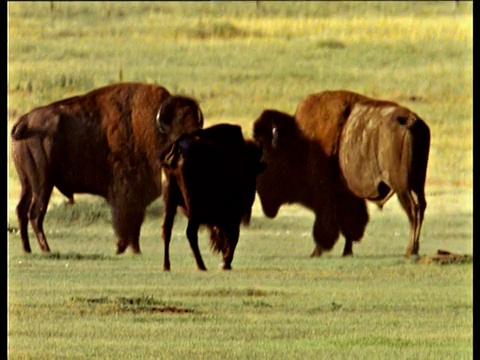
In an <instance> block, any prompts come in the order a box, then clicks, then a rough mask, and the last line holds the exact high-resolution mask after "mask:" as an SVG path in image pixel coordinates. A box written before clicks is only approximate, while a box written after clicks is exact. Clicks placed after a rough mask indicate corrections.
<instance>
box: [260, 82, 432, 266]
mask: <svg viewBox="0 0 480 360" xmlns="http://www.w3.org/2000/svg"><path fill="white" fill-rule="evenodd" d="M253 133H254V138H255V139H256V140H257V141H258V142H259V143H260V144H261V145H262V148H263V156H262V159H263V161H265V162H266V163H267V169H266V171H265V172H263V173H262V174H260V175H259V177H258V180H257V192H258V195H259V197H260V201H261V204H262V209H263V211H264V213H265V215H266V216H268V217H271V218H274V217H275V216H276V214H277V212H278V210H279V208H280V206H281V205H282V204H285V203H299V204H301V205H303V206H305V207H306V208H308V209H311V210H312V211H313V212H314V213H315V217H316V218H315V223H314V226H313V237H314V240H315V243H316V245H315V249H314V251H313V253H312V256H320V255H321V254H322V252H323V251H324V250H326V251H328V250H331V249H332V248H333V246H334V244H335V242H336V241H337V239H338V237H339V234H340V233H341V234H343V236H344V237H345V247H344V251H343V256H347V255H352V254H353V251H352V242H353V241H360V240H361V238H362V237H363V234H364V232H365V228H366V225H367V223H368V219H369V217H368V212H367V207H366V200H370V201H372V202H374V203H376V204H377V205H379V207H380V208H381V207H382V206H383V205H384V204H385V202H386V201H387V200H388V199H390V197H391V196H392V195H393V194H394V193H397V196H398V199H399V201H400V203H401V205H402V207H403V209H404V210H405V212H406V213H407V215H408V219H409V222H410V238H409V242H408V247H407V250H406V253H405V256H406V257H409V256H410V255H418V251H419V238H420V230H421V226H422V222H423V218H424V213H425V208H426V206H427V202H426V200H425V191H424V188H425V178H426V172H427V163H428V155H429V149H430V130H429V127H428V126H427V124H426V123H425V122H424V121H423V120H422V119H421V118H420V117H419V116H418V115H417V114H415V113H413V112H412V111H411V110H409V109H407V108H406V107H403V106H400V105H399V104H397V103H395V102H392V101H382V100H376V99H372V98H369V97H367V96H363V95H361V94H358V93H355V92H351V91H346V90H338V91H324V92H320V93H317V94H311V95H309V96H307V97H306V98H305V99H304V100H302V101H301V102H300V103H299V105H298V106H297V109H296V112H295V115H294V116H291V115H288V114H285V113H282V112H279V111H276V110H265V111H263V113H262V114H261V115H260V117H259V118H258V119H256V120H255V122H254V125H253Z"/></svg>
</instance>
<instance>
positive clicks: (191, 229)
mask: <svg viewBox="0 0 480 360" xmlns="http://www.w3.org/2000/svg"><path fill="white" fill-rule="evenodd" d="M198 228H199V224H198V223H197V222H196V221H192V220H189V221H188V225H187V238H188V242H189V243H190V248H191V249H192V251H193V255H194V256H195V261H196V262H197V267H198V269H199V270H203V271H205V270H207V268H206V267H205V264H204V263H203V259H202V255H201V254H200V249H199V247H198Z"/></svg>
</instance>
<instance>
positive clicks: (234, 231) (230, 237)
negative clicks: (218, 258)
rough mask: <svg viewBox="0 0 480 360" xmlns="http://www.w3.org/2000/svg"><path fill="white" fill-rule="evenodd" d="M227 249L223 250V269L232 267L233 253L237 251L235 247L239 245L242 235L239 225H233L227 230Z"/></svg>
mask: <svg viewBox="0 0 480 360" xmlns="http://www.w3.org/2000/svg"><path fill="white" fill-rule="evenodd" d="M225 235H226V238H227V241H226V249H225V250H224V252H223V263H222V269H223V270H231V269H232V261H233V254H234V253H235V248H236V247H237V243H238V237H239V235H240V228H239V227H238V226H232V227H231V228H229V229H228V230H227V231H226V234H225Z"/></svg>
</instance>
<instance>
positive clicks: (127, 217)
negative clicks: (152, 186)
mask: <svg viewBox="0 0 480 360" xmlns="http://www.w3.org/2000/svg"><path fill="white" fill-rule="evenodd" d="M144 216H145V209H144V208H143V209H132V208H128V206H122V207H120V206H115V207H113V208H112V222H113V228H114V230H115V234H116V235H117V254H123V253H124V252H125V250H126V249H127V247H128V246H129V245H131V246H132V251H133V253H134V254H140V253H141V251H140V228H141V227H142V223H143V219H144Z"/></svg>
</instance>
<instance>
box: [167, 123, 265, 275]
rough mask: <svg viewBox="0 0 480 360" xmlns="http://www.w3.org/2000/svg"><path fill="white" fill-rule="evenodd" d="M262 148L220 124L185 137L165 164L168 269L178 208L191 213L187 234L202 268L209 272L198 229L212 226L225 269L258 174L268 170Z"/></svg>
mask: <svg viewBox="0 0 480 360" xmlns="http://www.w3.org/2000/svg"><path fill="white" fill-rule="evenodd" d="M260 156H261V151H260V149H259V147H258V145H257V144H256V143H254V142H252V141H249V140H247V141H245V140H244V138H243V135H242V132H241V128H240V127H239V126H236V125H229V124H219V125H215V126H212V127H210V128H208V129H203V130H199V131H196V132H194V133H192V134H184V135H182V136H181V137H180V138H179V139H178V140H177V141H176V142H175V143H174V144H173V145H172V146H171V147H170V149H168V150H167V151H166V152H165V153H163V154H162V155H161V162H162V165H163V169H164V173H165V178H166V179H165V183H164V186H163V188H164V193H163V200H164V211H165V213H164V222H163V226H162V227H163V241H164V263H163V268H164V270H167V271H168V270H170V256H169V244H170V239H171V232H172V227H173V222H174V218H175V214H176V209H177V207H178V206H180V207H182V209H183V210H184V212H185V214H186V216H187V217H188V226H187V238H188V241H189V243H190V247H191V249H192V251H193V254H194V256H195V261H196V263H197V267H198V268H199V269H200V270H206V267H205V264H204V262H203V259H202V256H201V254H200V250H199V247H198V229H199V227H200V225H207V227H208V228H209V230H210V240H211V246H212V250H214V251H217V252H221V253H222V254H223V264H222V268H223V269H225V270H229V269H231V262H232V260H233V255H234V252H235V247H236V245H237V242H238V237H239V233H240V223H241V222H242V220H243V222H247V223H248V221H249V219H250V213H251V207H252V204H253V201H254V198H255V187H256V177H257V174H258V173H259V172H260V171H262V170H263V169H264V167H263V165H262V164H261V163H260V162H259V159H260Z"/></svg>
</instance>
